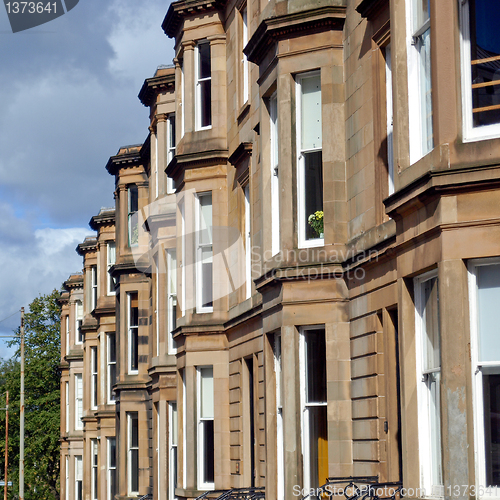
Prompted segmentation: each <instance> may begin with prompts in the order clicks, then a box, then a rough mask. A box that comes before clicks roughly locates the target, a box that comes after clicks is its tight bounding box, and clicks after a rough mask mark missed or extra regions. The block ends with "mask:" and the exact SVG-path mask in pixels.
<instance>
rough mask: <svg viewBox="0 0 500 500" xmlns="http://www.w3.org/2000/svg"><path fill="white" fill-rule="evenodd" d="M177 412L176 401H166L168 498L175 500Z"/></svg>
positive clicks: (177, 435)
mask: <svg viewBox="0 0 500 500" xmlns="http://www.w3.org/2000/svg"><path fill="white" fill-rule="evenodd" d="M177 417H178V413H177V402H176V401H168V500H177V497H176V495H175V488H176V485H177V477H176V474H175V472H176V471H177V467H178V457H179V455H178V445H179V443H178V437H179V434H178V420H177ZM174 437H175V439H174Z"/></svg>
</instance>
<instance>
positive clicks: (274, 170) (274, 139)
mask: <svg viewBox="0 0 500 500" xmlns="http://www.w3.org/2000/svg"><path fill="white" fill-rule="evenodd" d="M269 121H270V139H271V253H272V255H273V256H274V255H276V254H277V253H278V252H279V251H280V184H279V134H278V93H277V92H274V93H273V94H272V95H271V97H270V98H269Z"/></svg>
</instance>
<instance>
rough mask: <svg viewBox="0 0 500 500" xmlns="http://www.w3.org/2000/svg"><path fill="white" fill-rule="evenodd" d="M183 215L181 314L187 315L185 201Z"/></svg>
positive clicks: (181, 205)
mask: <svg viewBox="0 0 500 500" xmlns="http://www.w3.org/2000/svg"><path fill="white" fill-rule="evenodd" d="M179 210H180V213H181V258H182V261H181V264H180V265H181V314H182V317H184V316H185V315H186V204H185V201H184V199H183V200H182V201H181V203H180V204H179Z"/></svg>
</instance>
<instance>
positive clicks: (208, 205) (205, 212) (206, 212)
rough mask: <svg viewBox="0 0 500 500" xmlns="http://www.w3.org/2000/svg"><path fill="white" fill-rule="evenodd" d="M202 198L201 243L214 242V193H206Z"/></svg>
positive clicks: (200, 198)
mask: <svg viewBox="0 0 500 500" xmlns="http://www.w3.org/2000/svg"><path fill="white" fill-rule="evenodd" d="M199 200H200V226H199V232H200V234H199V240H200V244H206V243H212V195H211V194H204V195H201V196H200V197H199Z"/></svg>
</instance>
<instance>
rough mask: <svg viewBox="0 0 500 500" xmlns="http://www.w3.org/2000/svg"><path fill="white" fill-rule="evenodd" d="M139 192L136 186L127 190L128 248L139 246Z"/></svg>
mask: <svg viewBox="0 0 500 500" xmlns="http://www.w3.org/2000/svg"><path fill="white" fill-rule="evenodd" d="M138 210H139V191H138V189H137V186H130V187H129V188H128V246H129V247H135V246H137V245H138V244H139V220H138V218H137V215H136V214H137V211H138Z"/></svg>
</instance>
